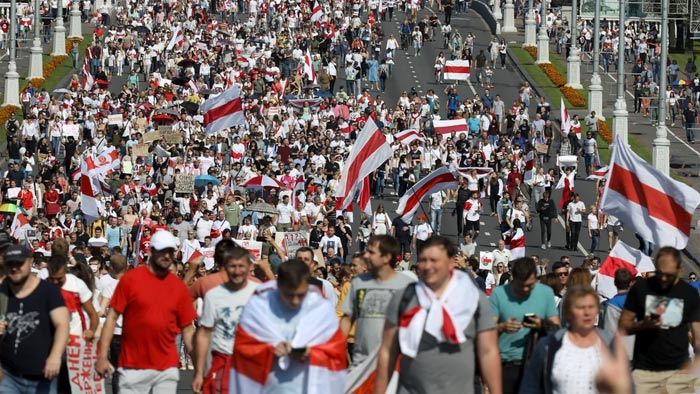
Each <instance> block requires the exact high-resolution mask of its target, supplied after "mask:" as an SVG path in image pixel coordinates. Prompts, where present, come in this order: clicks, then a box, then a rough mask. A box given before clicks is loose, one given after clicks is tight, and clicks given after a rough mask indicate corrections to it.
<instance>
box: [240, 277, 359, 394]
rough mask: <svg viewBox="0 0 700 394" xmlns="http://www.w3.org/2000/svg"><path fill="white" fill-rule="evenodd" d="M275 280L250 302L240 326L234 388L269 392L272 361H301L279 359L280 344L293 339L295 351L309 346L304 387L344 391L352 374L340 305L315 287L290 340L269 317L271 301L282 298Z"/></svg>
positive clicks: (320, 393) (319, 393) (312, 392)
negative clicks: (329, 300)
mask: <svg viewBox="0 0 700 394" xmlns="http://www.w3.org/2000/svg"><path fill="white" fill-rule="evenodd" d="M275 288H276V282H275V281H271V282H268V283H266V284H264V285H262V286H260V287H259V288H258V289H257V290H256V291H255V293H254V294H253V296H252V297H250V300H249V301H248V303H247V304H246V307H245V308H244V309H243V313H242V314H241V318H240V321H239V323H238V325H237V326H236V341H235V343H234V349H233V355H232V357H231V371H230V381H229V392H231V393H245V394H258V393H263V392H264V391H265V387H266V385H267V382H268V379H269V376H270V374H271V373H273V369H274V368H273V363H277V362H278V361H279V363H289V362H292V363H293V362H296V361H291V360H289V358H288V356H286V357H283V358H281V359H278V358H277V357H275V355H274V352H275V350H274V349H275V346H276V345H277V344H279V343H280V342H282V341H289V342H291V346H292V348H293V349H297V348H306V349H308V350H309V356H308V358H307V360H308V361H306V362H305V365H304V368H306V369H307V370H306V373H305V375H306V376H305V379H304V382H303V385H304V389H303V391H304V392H305V393H308V394H341V393H343V389H344V388H345V380H346V378H347V371H346V369H347V354H346V352H347V350H346V344H345V335H343V332H342V331H341V330H340V324H339V322H338V318H337V316H336V314H335V308H333V306H332V305H331V304H330V303H329V302H328V301H327V300H326V299H324V298H323V296H322V295H321V294H320V293H319V290H317V289H316V288H315V287H313V286H312V287H310V288H309V292H308V294H307V295H306V298H305V299H304V301H303V303H302V304H301V306H300V308H299V310H298V311H297V313H298V314H299V315H300V316H301V317H300V319H299V326H298V327H297V329H296V331H295V333H294V335H293V337H292V339H291V341H290V340H289V338H287V337H286V336H285V333H283V332H282V331H281V330H280V329H279V328H278V325H277V324H274V322H273V321H272V319H270V316H271V314H270V306H269V305H270V303H272V302H279V301H278V300H272V299H271V298H272V297H275V298H276V297H278V296H277V292H276V291H273V290H274V289H275Z"/></svg>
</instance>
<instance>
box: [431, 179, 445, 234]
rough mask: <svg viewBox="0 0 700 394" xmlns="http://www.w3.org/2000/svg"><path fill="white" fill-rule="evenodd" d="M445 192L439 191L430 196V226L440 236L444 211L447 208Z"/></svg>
mask: <svg viewBox="0 0 700 394" xmlns="http://www.w3.org/2000/svg"><path fill="white" fill-rule="evenodd" d="M445 197H446V196H445V192H444V191H442V190H441V191H439V192H435V193H433V194H431V195H430V226H431V227H432V228H433V232H434V233H435V234H437V235H440V227H441V226H442V210H443V208H445V199H446V198H445Z"/></svg>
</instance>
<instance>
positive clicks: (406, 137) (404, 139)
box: [394, 129, 425, 145]
mask: <svg viewBox="0 0 700 394" xmlns="http://www.w3.org/2000/svg"><path fill="white" fill-rule="evenodd" d="M394 137H396V139H397V140H399V142H400V143H401V144H403V145H410V144H411V142H413V141H416V140H417V141H420V142H423V141H425V139H424V138H423V135H422V134H421V133H419V132H418V130H416V129H406V130H404V131H402V132H400V133H396V135H395V136H394Z"/></svg>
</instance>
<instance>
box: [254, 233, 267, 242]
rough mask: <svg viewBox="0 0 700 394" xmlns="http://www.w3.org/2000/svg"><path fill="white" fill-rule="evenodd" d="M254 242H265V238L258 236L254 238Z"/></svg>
mask: <svg viewBox="0 0 700 394" xmlns="http://www.w3.org/2000/svg"><path fill="white" fill-rule="evenodd" d="M255 240H256V241H258V242H267V238H265V237H264V236H262V235H258V236H257V237H255Z"/></svg>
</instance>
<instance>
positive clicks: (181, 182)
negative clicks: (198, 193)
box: [175, 174, 194, 193]
mask: <svg viewBox="0 0 700 394" xmlns="http://www.w3.org/2000/svg"><path fill="white" fill-rule="evenodd" d="M193 191H194V175H191V174H182V175H176V176H175V193H192V192H193Z"/></svg>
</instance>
